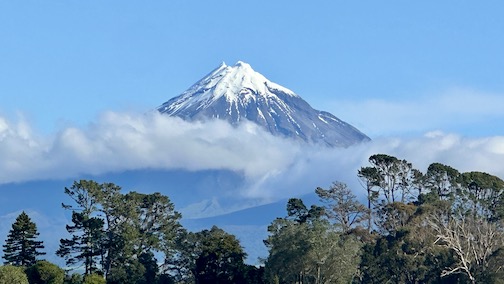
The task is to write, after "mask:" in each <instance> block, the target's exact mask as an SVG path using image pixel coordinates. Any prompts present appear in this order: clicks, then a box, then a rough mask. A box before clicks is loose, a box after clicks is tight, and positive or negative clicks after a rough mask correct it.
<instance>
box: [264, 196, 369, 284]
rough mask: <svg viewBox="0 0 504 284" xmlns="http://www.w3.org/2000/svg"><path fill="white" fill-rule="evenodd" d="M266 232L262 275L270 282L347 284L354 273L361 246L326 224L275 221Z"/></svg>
mask: <svg viewBox="0 0 504 284" xmlns="http://www.w3.org/2000/svg"><path fill="white" fill-rule="evenodd" d="M291 200H292V199H291ZM290 202H291V201H289V203H290ZM296 204H298V205H300V204H303V203H302V201H296ZM298 207H299V208H302V206H298ZM287 208H288V209H289V208H291V207H290V206H289V205H288V207H287ZM290 212H291V211H289V210H288V214H289V213H290ZM289 215H291V214H289ZM301 216H302V215H301ZM301 220H303V219H301ZM268 232H269V233H270V236H269V237H268V239H267V240H265V244H266V246H267V247H268V249H269V256H268V258H267V259H266V263H265V270H266V271H265V273H266V277H267V278H269V280H270V281H271V282H275V281H278V283H295V282H296V283H349V282H350V281H351V279H352V278H353V277H354V275H356V273H357V267H358V263H359V254H360V247H361V243H360V242H359V241H357V239H356V238H354V237H352V236H342V235H341V234H340V233H338V232H337V231H336V230H335V228H334V227H333V226H332V225H330V224H329V222H327V221H326V220H322V219H321V218H315V219H311V220H310V221H309V222H299V218H295V219H291V218H289V217H288V218H277V219H276V220H275V221H273V223H272V224H271V225H270V226H269V227H268Z"/></svg>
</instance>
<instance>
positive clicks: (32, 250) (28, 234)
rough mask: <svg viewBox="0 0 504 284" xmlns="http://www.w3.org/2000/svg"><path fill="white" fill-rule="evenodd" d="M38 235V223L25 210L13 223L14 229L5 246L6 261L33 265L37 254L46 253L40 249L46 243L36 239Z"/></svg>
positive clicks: (19, 264)
mask: <svg viewBox="0 0 504 284" xmlns="http://www.w3.org/2000/svg"><path fill="white" fill-rule="evenodd" d="M38 235H39V233H38V232H37V225H36V224H35V223H34V222H32V221H31V219H30V217H29V216H28V215H27V214H26V213H25V212H24V211H23V212H22V213H21V214H20V215H19V216H18V217H17V218H16V221H15V222H14V224H12V229H11V230H10V231H9V235H8V236H7V240H6V241H5V245H4V246H3V247H4V249H3V252H4V256H3V258H4V259H5V262H4V263H5V264H11V265H15V266H31V265H33V264H34V263H35V262H36V259H37V256H39V255H44V254H45V252H40V251H39V249H43V248H44V245H43V242H42V241H37V240H36V238H37V237H38Z"/></svg>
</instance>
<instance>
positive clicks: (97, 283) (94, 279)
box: [82, 273, 107, 284]
mask: <svg viewBox="0 0 504 284" xmlns="http://www.w3.org/2000/svg"><path fill="white" fill-rule="evenodd" d="M105 283H107V281H106V280H105V278H103V276H101V275H98V274H96V273H91V274H88V275H86V277H84V282H83V283H82V284H105Z"/></svg>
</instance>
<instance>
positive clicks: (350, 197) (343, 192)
mask: <svg viewBox="0 0 504 284" xmlns="http://www.w3.org/2000/svg"><path fill="white" fill-rule="evenodd" d="M315 193H316V194H317V195H318V196H319V198H320V199H321V201H322V202H324V203H325V204H326V206H325V210H324V212H325V214H326V216H327V217H328V218H329V219H330V220H334V221H335V224H336V225H338V226H340V227H341V230H342V232H343V233H344V234H346V233H349V232H350V231H351V230H352V229H353V228H355V227H356V226H360V225H361V223H362V222H364V221H365V220H366V219H367V218H368V211H367V210H366V207H365V206H364V205H362V204H361V203H360V202H359V201H357V197H356V196H355V195H354V194H353V193H352V191H351V190H350V189H349V188H348V187H347V185H346V184H344V183H341V182H333V184H332V185H331V187H330V188H329V189H328V190H325V189H323V188H321V187H318V188H317V189H316V190H315Z"/></svg>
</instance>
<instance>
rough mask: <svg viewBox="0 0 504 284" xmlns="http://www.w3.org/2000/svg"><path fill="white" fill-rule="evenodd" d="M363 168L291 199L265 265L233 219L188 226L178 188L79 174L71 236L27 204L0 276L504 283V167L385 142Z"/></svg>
mask: <svg viewBox="0 0 504 284" xmlns="http://www.w3.org/2000/svg"><path fill="white" fill-rule="evenodd" d="M356 176H357V177H358V178H359V180H360V181H361V185H362V187H361V188H349V187H348V186H347V185H346V184H345V183H342V182H338V181H335V182H334V183H333V184H332V185H331V186H330V187H329V188H322V187H319V188H316V189H315V193H316V194H317V195H318V197H319V198H320V202H319V203H317V204H313V205H309V206H307V205H305V204H304V202H303V200H301V199H299V198H291V199H289V201H288V202H287V205H286V214H285V216H283V217H279V218H277V219H275V220H272V222H271V224H270V226H269V227H268V233H269V237H268V238H267V239H266V240H264V243H265V245H266V247H267V248H268V252H269V255H268V256H267V257H266V258H265V259H263V260H262V262H261V263H262V265H261V266H259V267H256V266H252V265H247V264H245V263H244V259H245V257H246V253H245V252H244V250H243V248H242V246H241V245H240V242H239V240H238V239H237V238H236V237H235V236H233V235H231V234H229V233H227V232H225V231H223V230H222V229H220V228H218V227H215V226H214V227H212V228H210V229H207V230H202V231H199V232H189V231H188V230H186V229H185V228H184V227H183V226H182V225H181V224H180V218H181V215H180V214H179V213H178V212H177V211H176V210H175V206H174V204H173V203H172V202H171V201H170V199H169V197H167V196H164V195H162V194H159V193H153V194H143V193H138V192H124V191H123V190H122V189H121V187H120V186H118V185H115V184H113V183H102V184H100V183H97V182H95V181H92V180H80V181H76V182H74V184H72V185H71V186H70V187H68V188H65V189H64V192H65V194H66V195H67V196H68V199H67V200H65V201H63V204H62V207H63V209H62V210H68V212H69V213H70V214H71V216H72V219H71V223H70V224H68V225H67V226H66V230H67V231H68V233H69V234H68V236H69V237H68V238H64V239H61V240H60V247H59V249H58V250H57V251H56V252H45V251H44V246H43V243H42V242H41V241H37V237H38V232H37V227H36V224H35V223H34V222H32V221H31V219H30V218H29V216H28V215H27V214H26V213H25V212H23V213H22V214H21V215H20V216H19V217H18V219H17V220H16V222H15V223H14V224H12V229H11V231H10V233H9V235H8V239H7V240H6V242H5V244H4V246H3V247H4V257H3V258H4V260H5V262H4V266H1V267H0V283H316V284H318V283H504V281H503V280H502V279H504V271H503V269H504V252H503V248H504V232H503V225H504V224H503V218H504V194H503V191H504V181H502V180H501V179H500V178H498V177H496V176H493V175H491V174H488V173H484V172H463V173H461V172H459V171H458V170H457V169H454V168H452V167H450V166H448V165H443V164H440V163H433V164H431V165H430V166H429V167H428V168H427V169H426V171H424V172H422V171H421V170H418V169H415V168H414V167H413V165H412V164H411V163H409V162H408V161H406V160H401V159H398V158H396V157H393V156H389V155H385V154H377V155H373V156H371V157H370V158H369V164H368V165H364V166H363V167H361V168H360V170H358V172H357V173H356ZM358 192H362V193H364V195H365V196H366V198H365V199H364V200H365V202H360V200H359V199H358V198H357V197H356V195H355V194H356V193H358ZM46 253H51V254H52V253H56V254H57V255H58V256H60V257H61V258H62V259H64V260H65V262H66V266H65V267H58V266H56V265H55V264H52V263H50V262H47V261H44V260H42V257H43V256H44V254H46Z"/></svg>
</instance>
